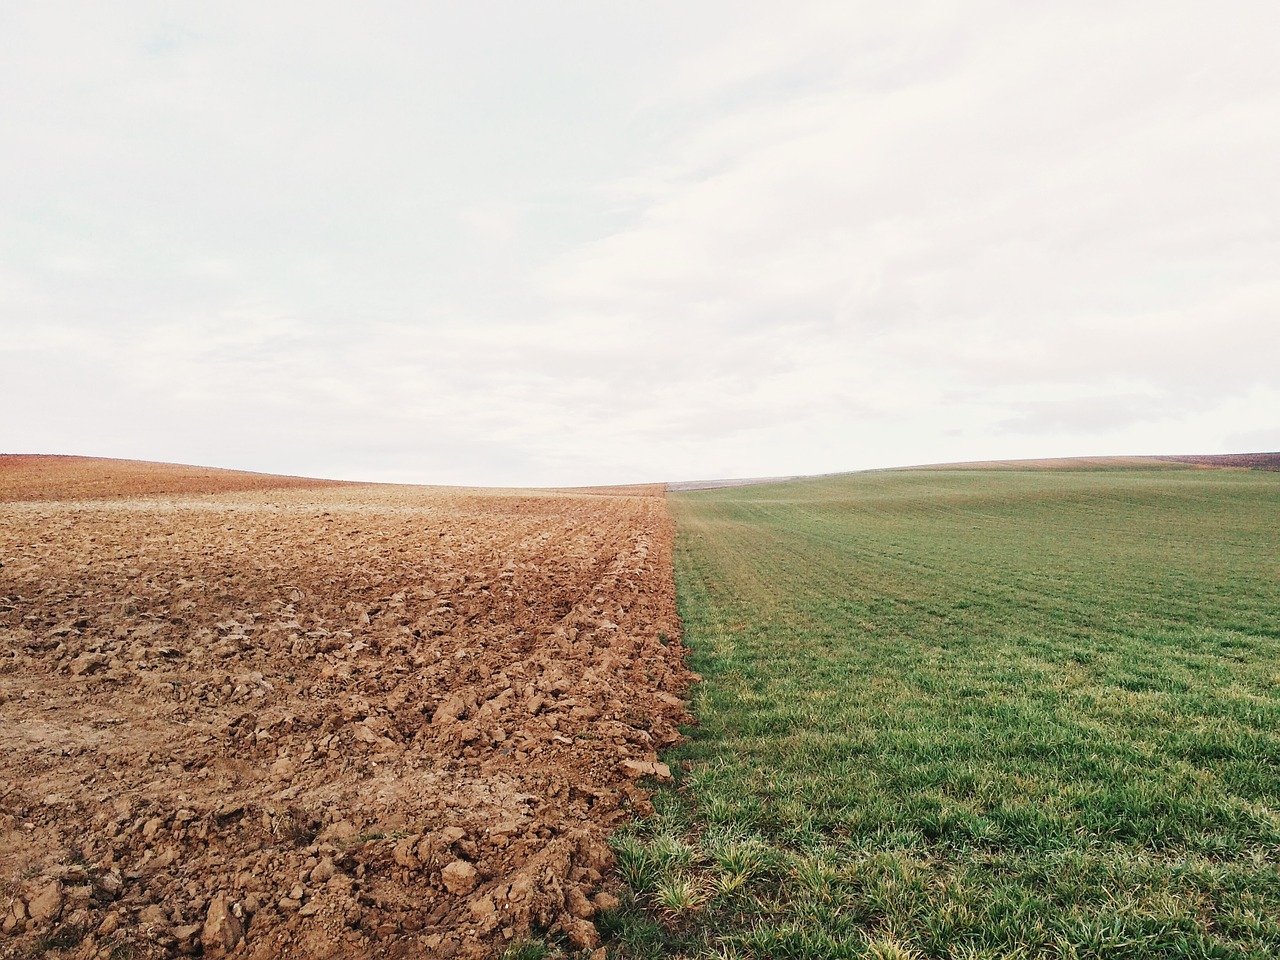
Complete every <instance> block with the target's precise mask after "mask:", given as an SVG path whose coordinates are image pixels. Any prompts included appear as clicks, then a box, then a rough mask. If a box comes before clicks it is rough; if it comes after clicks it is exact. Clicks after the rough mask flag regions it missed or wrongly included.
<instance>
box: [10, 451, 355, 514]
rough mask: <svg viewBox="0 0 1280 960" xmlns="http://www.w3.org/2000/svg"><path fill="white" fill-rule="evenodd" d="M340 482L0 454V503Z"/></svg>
mask: <svg viewBox="0 0 1280 960" xmlns="http://www.w3.org/2000/svg"><path fill="white" fill-rule="evenodd" d="M349 485H350V484H347V483H346V482H344V481H342V480H317V479H313V478H310V477H281V476H276V475H274V474H269V473H250V472H248V471H245V470H223V469H221V468H220V467H193V466H188V465H186V464H181V463H152V462H150V461H147V460H113V459H110V458H107V457H75V456H64V455H61V454H44V453H3V454H0V502H5V501H8V502H14V501H32V500H118V499H125V498H130V497H146V496H159V495H184V494H187V495H198V494H216V493H235V492H241V491H251V490H291V489H292V490H310V489H316V488H319V487H338V486H349Z"/></svg>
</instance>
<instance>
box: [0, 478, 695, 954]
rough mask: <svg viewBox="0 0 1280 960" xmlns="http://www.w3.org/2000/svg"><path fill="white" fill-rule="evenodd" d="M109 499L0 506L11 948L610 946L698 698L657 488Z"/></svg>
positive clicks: (31, 494) (4, 849) (4, 895)
mask: <svg viewBox="0 0 1280 960" xmlns="http://www.w3.org/2000/svg"><path fill="white" fill-rule="evenodd" d="M83 469H84V468H83V465H78V466H77V470H81V471H83ZM161 472H162V473H164V474H165V476H164V478H150V477H146V476H139V473H138V472H137V471H133V472H131V473H129V474H128V476H129V477H130V479H129V481H128V482H129V483H135V480H134V479H133V478H137V480H136V484H135V485H134V486H132V487H130V488H129V491H128V492H134V493H136V492H138V491H139V490H142V491H151V490H154V489H155V488H156V487H157V486H161V485H163V484H167V483H168V482H169V477H170V475H169V474H168V470H167V468H164V469H163V470H162V471H161ZM143 473H145V471H143ZM116 476H117V479H116V480H114V481H112V482H121V481H120V480H119V479H118V478H119V476H120V475H119V474H117V475H116ZM222 479H224V478H223V475H222V474H221V473H219V474H217V475H216V480H217V481H218V482H221V480H222ZM181 482H182V483H183V484H187V483H188V482H190V483H191V484H192V485H191V486H186V487H184V489H197V488H198V484H195V481H194V480H193V479H191V478H190V475H188V476H187V477H186V478H184V479H183V480H182V481H181ZM103 489H105V491H106V492H109V493H116V492H120V491H116V490H115V488H113V487H112V486H111V485H110V484H109V483H107V481H104V480H102V479H100V478H94V477H92V476H89V475H86V474H84V473H81V475H79V476H76V477H54V478H53V479H52V480H51V481H50V484H49V486H48V487H46V488H34V489H27V490H20V491H18V492H17V493H18V495H19V496H21V497H22V499H24V500H28V501H38V502H20V503H9V504H5V505H0V563H3V567H2V568H0V925H2V929H3V933H2V934H0V955H2V956H15V955H20V954H22V953H24V952H26V951H36V952H39V951H42V950H52V951H54V952H53V953H51V954H50V955H58V956H72V957H92V956H103V957H106V956H112V957H115V956H133V957H137V958H142V957H160V956H174V955H178V954H193V953H194V954H199V953H201V952H203V954H204V955H206V956H217V955H221V954H223V953H226V952H228V951H232V952H235V953H236V955H237V956H248V957H258V958H263V960H265V958H270V957H373V956H377V957H402V956H403V957H409V956H412V957H421V956H429V957H449V956H485V955H493V954H495V953H497V952H498V951H499V950H500V949H501V948H502V947H503V946H504V945H505V944H507V943H509V942H514V941H518V940H519V939H520V938H521V937H522V936H524V935H525V934H527V933H529V932H530V931H540V930H550V931H552V932H553V933H555V932H557V931H558V932H559V934H560V935H563V936H566V937H567V938H568V939H569V940H570V941H571V942H572V943H574V944H577V945H579V946H584V947H590V946H594V944H595V943H596V940H597V934H596V932H595V929H594V927H593V922H594V918H595V915H596V913H597V912H598V911H599V910H600V909H601V908H605V909H607V908H609V907H610V906H612V903H613V901H612V900H611V899H610V895H609V892H608V886H609V880H608V878H609V877H610V876H611V873H610V863H611V858H610V854H609V851H608V848H607V846H606V844H605V837H606V836H607V834H608V832H609V831H610V830H611V828H613V827H614V826H616V825H617V824H618V823H620V822H622V821H624V820H627V819H629V818H631V817H632V816H633V815H634V812H636V811H639V812H644V811H646V810H648V809H650V808H649V805H648V801H647V794H646V792H645V791H644V790H643V789H641V788H640V787H639V786H638V785H637V782H636V781H637V778H639V777H642V776H644V775H647V774H656V775H665V774H666V770H665V768H664V767H662V766H661V765H659V764H657V763H656V760H657V753H656V751H657V749H658V748H660V747H662V746H664V745H666V744H669V743H672V742H673V741H675V740H676V739H677V738H678V735H677V729H676V728H677V724H678V723H680V722H681V721H682V720H683V719H684V718H685V714H684V712H683V708H682V705H681V700H680V693H681V691H682V690H683V689H684V687H685V685H686V683H687V681H688V679H689V676H690V675H689V674H688V672H687V671H686V669H685V667H684V665H683V651H682V648H681V646H680V645H679V642H678V631H679V623H678V618H677V616H676V612H675V606H674V597H673V585H672V578H671V549H672V527H671V521H670V519H669V516H668V514H667V510H666V505H665V502H664V500H663V499H662V498H661V497H655V496H635V495H633V496H612V497H610V496H585V495H569V494H552V493H544V494H530V493H519V492H495V493H479V492H474V491H472V492H468V491H447V490H439V489H426V488H412V487H391V486H386V487H383V486H354V485H353V486H329V487H323V488H316V489H273V490H269V491H265V492H263V491H258V492H248V493H234V494H224V495H220V496H202V497H200V498H192V497H185V496H157V497H151V498H147V499H124V500H111V501H101V500H99V501H84V500H65V501H61V502H50V497H51V495H57V496H63V495H67V496H80V495H82V494H83V493H84V492H85V491H86V490H103ZM200 492H204V491H200ZM7 494H8V495H9V496H10V497H11V498H12V497H14V490H13V486H12V482H10V487H9V489H8V491H7ZM58 951H61V952H58Z"/></svg>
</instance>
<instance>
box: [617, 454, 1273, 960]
mask: <svg viewBox="0 0 1280 960" xmlns="http://www.w3.org/2000/svg"><path fill="white" fill-rule="evenodd" d="M671 503H672V509H673V511H674V513H675V515H676V519H677V522H678V527H679V537H678V542H677V561H676V575H677V586H678V591H679V598H680V604H681V614H682V616H683V617H684V622H685V630H686V642H687V643H688V644H689V645H690V647H691V648H692V650H693V657H694V660H693V664H694V668H695V669H696V670H698V671H699V672H700V673H702V674H703V677H704V681H705V682H704V683H703V684H701V685H700V686H699V687H698V688H697V689H696V691H695V693H694V694H693V709H694V712H695V714H696V715H697V717H698V718H699V726H698V727H696V728H694V729H692V730H690V731H689V735H690V739H689V740H688V742H687V743H686V744H684V745H683V746H682V747H680V748H679V749H678V750H677V751H675V752H674V754H673V755H672V757H670V758H669V759H672V761H673V763H675V764H676V766H677V767H678V769H679V771H680V772H679V776H678V782H677V784H676V785H675V786H674V787H673V788H669V789H667V790H665V791H663V792H661V793H660V794H659V795H658V797H657V800H656V807H657V813H656V814H655V815H654V816H653V817H651V818H649V819H648V820H647V821H646V822H644V823H642V824H641V825H639V826H637V827H636V828H635V829H633V830H631V831H630V832H628V833H625V834H623V835H622V836H620V837H619V838H618V839H617V841H616V849H617V853H618V859H619V868H620V871H621V873H622V875H623V878H624V880H625V881H626V883H627V884H628V885H629V888H630V895H629V896H628V898H627V899H626V901H625V902H624V907H623V908H622V909H621V910H620V911H618V912H617V913H616V914H615V915H613V916H612V917H611V918H607V920H606V924H605V925H606V928H607V932H608V933H609V934H610V935H611V936H612V938H613V940H614V942H615V944H616V945H617V946H618V947H620V949H621V951H622V952H623V954H624V955H626V956H630V957H637V958H638V957H671V956H690V957H695V956H717V957H736V956H742V957H762V958H764V957H768V958H788V957H794V958H817V957H880V958H891V957H894V958H901V957H965V958H977V957H992V958H994V957H1019V956H1024V957H1062V958H1075V957H1125V958H1131V957H1132V958H1141V957H1257V958H1263V957H1268V958H1270V957H1277V956H1280V550H1278V549H1277V548H1278V547H1280V474H1275V473H1271V474H1268V473H1263V472H1238V471H1210V470H1182V469H1177V470H1168V469H1166V470H1107V471H1102V470H1099V471H1060V472H1054V471H1015V472H1009V471H999V472H995V471H920V472H909V471H902V472H885V473H869V474H858V475H850V476H844V477H838V478H831V479H821V480H812V481H801V482H795V483H787V484H777V485H769V486H760V487H744V488H736V489H726V490H713V491H702V492H697V493H689V494H682V495H678V496H673V497H672V500H671Z"/></svg>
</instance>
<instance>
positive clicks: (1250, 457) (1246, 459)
mask: <svg viewBox="0 0 1280 960" xmlns="http://www.w3.org/2000/svg"><path fill="white" fill-rule="evenodd" d="M1160 459H1161V460H1169V461H1172V462H1174V463H1187V464H1191V465H1193V466H1199V467H1219V468H1222V467H1226V468H1235V469H1238V470H1280V453H1217V454H1189V455H1186V456H1170V457H1161V458H1160Z"/></svg>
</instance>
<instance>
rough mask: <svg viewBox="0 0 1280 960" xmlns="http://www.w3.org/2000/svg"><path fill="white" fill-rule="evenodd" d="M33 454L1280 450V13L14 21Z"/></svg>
mask: <svg viewBox="0 0 1280 960" xmlns="http://www.w3.org/2000/svg"><path fill="white" fill-rule="evenodd" d="M0 37H2V39H0V410H2V411H3V414H2V415H0V451H7V452H58V453H86V454H97V455H106V456H121V457H138V458H147V459H160V460H171V461H182V462H194V463H202V464H215V465H221V466H233V467H243V468H249V469H258V470H268V471H273V472H285V473H303V474H317V475H325V476H334V477H348V478H358V479H378V480H411V481H422V482H439V483H479V484H580V483H599V482H625V481H639V480H653V479H687V478H697V477H713V476H715V477H718V476H752V475H772V474H782V473H785V474H791V473H813V472H826V471H836V470H848V469H857V468H864V467H878V466H891V465H898V464H908V463H920V462H935V461H947V460H967V459H983V458H991V457H1032V456H1052V455H1070V454H1106V453H1160V452H1167V453H1176V452H1197V453H1199V452H1226V451H1254V450H1276V449H1280V56H1277V50H1280V4H1277V3H1276V2H1275V0H1260V2H1233V0H1226V2H1224V3H1216V4H1211V3H1204V2H1199V0H1197V2H1193V3H1187V2H1176V0H1174V2H1170V0H1158V2H1142V3H1125V2H1117V0H1106V2H1098V3H1092V2H1084V0H1070V2H1060V3H1035V4H1028V3H1020V2H1019V3H983V2H966V3H958V2H953V3H943V2H938V3H909V2H907V3H892V4H890V3H883V2H868V3H856V2H849V0H843V2H836V3H813V4H811V3H804V2H795V0H787V2H785V3H783V2H778V0H773V2H769V3H763V4H750V3H743V2H741V0H733V2H725V3H719V2H698V0H694V2H688V0H685V2H679V3H662V2H657V3H641V4H637V3H626V4H623V3H616V4H614V3H602V2H599V0H589V2H580V3H539V4H530V3H524V2H510V3H489V2H476V0H468V2H466V3H448V4H443V3H435V4H431V3H403V4H390V3H373V4H350V3H341V4H326V3H317V2H314V0H308V2H306V3H296V4H286V3H271V4H258V3H253V4H242V5H241V4H230V3H225V4H224V3H219V4H213V5H210V4H196V3H190V4H184V3H148V4H133V3H113V4H101V3H83V4H62V3H47V4H46V3H20V2H6V0H0Z"/></svg>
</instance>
